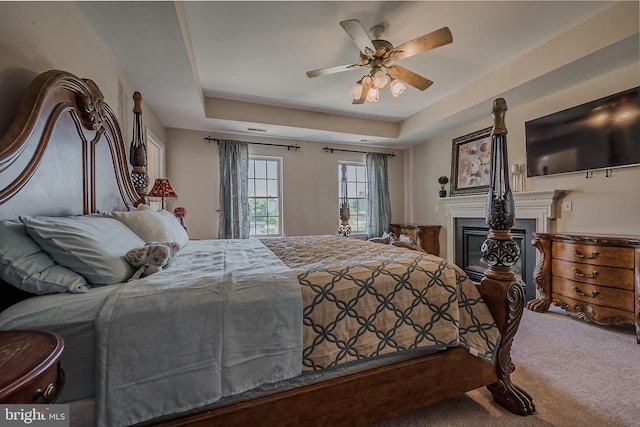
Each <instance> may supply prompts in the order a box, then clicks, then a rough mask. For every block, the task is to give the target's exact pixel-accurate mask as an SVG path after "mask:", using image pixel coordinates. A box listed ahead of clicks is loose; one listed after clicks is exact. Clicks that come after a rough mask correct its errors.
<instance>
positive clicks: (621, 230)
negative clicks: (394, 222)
mask: <svg viewBox="0 0 640 427" xmlns="http://www.w3.org/2000/svg"><path fill="white" fill-rule="evenodd" d="M639 84H640V74H639V66H638V64H633V65H631V66H627V67H624V68H621V69H618V70H615V71H612V72H610V73H608V74H606V75H603V76H601V77H599V78H596V79H592V80H590V81H586V82H582V83H579V84H576V85H574V86H570V87H567V88H566V89H564V90H561V91H558V92H556V93H554V94H552V95H549V96H545V97H542V98H540V99H538V100H536V101H534V102H530V103H528V104H525V105H522V106H518V107H515V108H510V109H509V111H508V112H507V116H506V124H507V128H508V130H509V134H508V136H507V141H508V151H509V163H510V164H513V163H520V164H524V163H525V158H526V156H525V130H524V122H525V121H527V120H531V119H535V118H537V117H541V116H543V115H546V114H550V113H553V112H556V111H559V110H562V109H565V108H569V107H572V106H575V105H578V104H582V103H584V102H588V101H592V100H594V99H598V98H601V97H604V96H607V95H611V94H613V93H616V92H620V91H622V90H625V89H629V88H632V87H635V86H638V85H639ZM506 101H507V104H509V99H506ZM490 108H491V105H487V111H490ZM492 123H493V122H492V119H491V117H490V116H489V114H487V118H486V119H485V120H481V121H479V122H476V123H472V124H469V125H468V126H465V127H462V128H460V129H457V130H455V131H453V132H451V133H448V134H447V135H443V136H442V137H439V138H437V139H434V140H432V141H428V142H425V143H424V144H422V145H419V146H417V147H414V148H412V149H410V150H408V151H407V152H406V154H405V163H406V169H407V171H410V172H408V173H407V190H406V191H407V199H406V204H407V207H406V211H407V216H408V220H411V221H413V222H420V223H427V224H440V225H442V226H443V229H442V233H441V235H440V246H441V254H445V253H446V249H447V248H446V235H447V233H450V232H451V231H450V230H447V229H446V224H447V218H446V217H445V213H444V209H443V206H442V205H441V203H439V202H438V201H437V197H438V190H439V185H438V184H437V183H436V179H437V177H439V176H440V175H447V176H450V174H451V166H450V165H451V147H452V139H453V138H456V137H459V136H462V135H465V134H468V133H471V132H473V131H476V130H479V129H482V128H484V127H487V126H491V125H492ZM639 183H640V167H638V166H634V167H628V168H620V169H615V170H614V171H613V176H611V177H609V178H606V177H605V173H604V171H596V172H595V173H594V177H593V178H591V179H585V174H584V173H572V174H563V175H555V176H545V177H536V178H529V179H527V180H526V182H525V191H526V190H553V189H557V190H564V191H565V195H564V196H563V200H569V201H571V202H572V211H571V212H562V209H561V206H558V209H557V212H558V218H557V219H556V220H555V221H552V224H551V226H552V227H553V230H552V231H563V232H574V233H579V232H583V233H605V234H625V235H640V185H639Z"/></svg>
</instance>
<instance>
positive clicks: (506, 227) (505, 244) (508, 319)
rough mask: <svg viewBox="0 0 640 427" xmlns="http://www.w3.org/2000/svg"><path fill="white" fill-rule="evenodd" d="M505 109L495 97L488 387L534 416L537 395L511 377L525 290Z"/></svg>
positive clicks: (487, 255)
mask: <svg viewBox="0 0 640 427" xmlns="http://www.w3.org/2000/svg"><path fill="white" fill-rule="evenodd" d="M506 112H507V103H506V101H505V100H504V99H503V98H498V99H496V100H495V101H493V110H492V113H491V115H492V116H493V118H494V125H493V130H492V131H491V139H492V148H491V182H490V185H489V194H488V195H487V210H486V218H485V220H486V223H487V225H488V226H489V234H488V235H487V239H486V240H485V241H484V242H483V244H482V255H483V257H484V259H485V261H486V262H487V264H489V268H488V269H487V270H486V271H485V272H484V277H483V279H482V281H481V282H480V286H479V290H480V293H481V294H482V296H483V298H484V299H485V301H486V302H487V304H488V305H489V308H490V309H491V311H492V314H493V316H494V318H495V321H496V323H497V325H498V328H499V329H500V333H501V334H502V340H501V343H500V346H499V347H498V351H497V355H496V360H495V369H496V374H497V377H498V381H497V382H496V383H494V384H491V385H488V386H487V388H488V389H489V391H490V392H491V394H492V395H493V398H494V399H495V400H496V401H497V402H498V403H499V404H500V405H502V406H503V407H505V408H506V409H508V410H509V411H511V412H513V413H514V414H518V415H531V414H532V413H533V412H534V411H535V406H534V404H533V399H532V398H531V396H529V395H528V394H527V393H526V392H525V391H524V390H522V389H521V388H520V387H518V386H517V385H515V384H513V383H512V382H511V377H510V375H511V373H512V372H513V371H514V370H515V367H514V366H513V363H512V362H511V344H512V342H513V337H514V335H515V334H516V331H517V330H518V326H519V324H520V319H521V318H522V312H523V310H524V303H525V295H524V288H523V287H522V285H521V284H520V283H519V282H518V280H517V278H516V275H515V274H514V273H513V271H512V269H511V267H512V266H513V265H514V264H515V263H516V262H517V261H518V259H519V258H520V247H519V246H518V245H517V243H515V242H514V241H513V239H512V237H511V227H512V226H513V223H514V219H515V205H514V201H513V194H512V193H511V188H510V186H509V170H508V164H509V162H508V158H507V128H506V126H505V121H504V117H505V114H506Z"/></svg>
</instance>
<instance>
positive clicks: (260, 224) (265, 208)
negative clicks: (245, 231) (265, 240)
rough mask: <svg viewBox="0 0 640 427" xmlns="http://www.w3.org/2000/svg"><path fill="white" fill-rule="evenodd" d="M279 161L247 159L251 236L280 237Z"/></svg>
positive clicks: (268, 158)
mask: <svg viewBox="0 0 640 427" xmlns="http://www.w3.org/2000/svg"><path fill="white" fill-rule="evenodd" d="M280 164H281V159H279V158H273V157H251V158H250V159H249V228H250V234H251V235H252V236H281V235H282V215H280V212H281V207H282V200H281V198H280V181H281V180H280Z"/></svg>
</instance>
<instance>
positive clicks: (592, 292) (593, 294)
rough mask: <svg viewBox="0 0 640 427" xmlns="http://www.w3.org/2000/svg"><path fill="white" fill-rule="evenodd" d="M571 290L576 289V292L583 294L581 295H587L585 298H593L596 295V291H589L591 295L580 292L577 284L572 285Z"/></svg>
mask: <svg viewBox="0 0 640 427" xmlns="http://www.w3.org/2000/svg"><path fill="white" fill-rule="evenodd" d="M573 290H574V291H576V294H578V295H580V296H583V297H587V298H595V297H596V296H597V295H598V293H599V292H598V291H591V295H589V294H585V293H584V292H582V291H581V290H580V289H578V287H577V286H574V287H573Z"/></svg>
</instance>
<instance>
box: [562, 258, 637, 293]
mask: <svg viewBox="0 0 640 427" xmlns="http://www.w3.org/2000/svg"><path fill="white" fill-rule="evenodd" d="M551 268H552V270H553V275H554V276H560V277H564V278H565V279H571V280H577V281H579V282H585V283H591V284H594V285H602V286H609V287H612V288H620V289H626V290H628V291H633V281H634V279H633V277H634V271H633V270H629V269H624V268H616V267H605V266H602V265H590V264H581V263H577V262H571V261H564V260H561V259H553V260H552V261H551Z"/></svg>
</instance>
